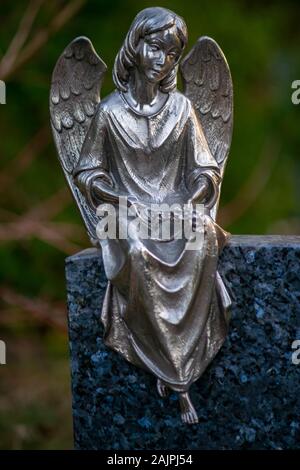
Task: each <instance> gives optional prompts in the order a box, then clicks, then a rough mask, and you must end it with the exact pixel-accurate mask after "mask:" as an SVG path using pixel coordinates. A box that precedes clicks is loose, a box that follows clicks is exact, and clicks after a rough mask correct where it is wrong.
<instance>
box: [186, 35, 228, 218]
mask: <svg viewBox="0 0 300 470" xmlns="http://www.w3.org/2000/svg"><path fill="white" fill-rule="evenodd" d="M180 70H181V75H182V79H183V86H184V94H185V96H187V97H188V98H189V99H190V100H191V102H192V104H193V106H194V109H195V110H196V112H197V114H198V118H199V120H200V123H201V125H202V128H203V132H204V135H205V137H206V140H207V143H208V146H209V149H210V151H211V153H212V155H213V156H214V158H215V160H216V161H217V163H218V165H219V168H220V173H221V177H222V178H223V175H224V170H225V166H226V161H227V158H228V153H229V149H230V144H231V137H232V128H233V86H232V79H231V74H230V70H229V66H228V64H227V61H226V58H225V56H224V54H223V52H222V50H221V49H220V47H219V46H218V44H217V43H216V42H215V41H214V40H213V39H211V38H209V37H206V36H203V37H201V38H199V39H198V41H197V42H196V44H195V45H194V47H193V48H192V50H191V51H190V52H189V54H188V55H187V56H186V57H185V58H184V60H183V61H182V63H181V67H180ZM218 204H219V199H218V200H217V202H216V204H215V206H214V207H213V208H212V209H211V216H212V218H213V219H216V214H217V209H218Z"/></svg>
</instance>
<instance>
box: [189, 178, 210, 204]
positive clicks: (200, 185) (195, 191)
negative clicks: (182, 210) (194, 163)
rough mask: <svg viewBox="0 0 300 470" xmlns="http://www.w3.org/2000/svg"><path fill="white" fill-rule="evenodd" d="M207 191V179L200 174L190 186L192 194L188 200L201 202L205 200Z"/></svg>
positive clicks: (194, 202) (196, 202) (195, 202)
mask: <svg viewBox="0 0 300 470" xmlns="http://www.w3.org/2000/svg"><path fill="white" fill-rule="evenodd" d="M208 191H209V181H208V179H207V178H206V177H205V176H200V178H198V179H197V180H196V181H195V183H194V185H193V188H192V196H191V197H190V199H189V202H190V203H192V204H201V203H203V204H204V202H205V199H206V197H207V195H208Z"/></svg>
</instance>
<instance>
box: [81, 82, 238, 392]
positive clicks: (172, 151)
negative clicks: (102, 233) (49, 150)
mask: <svg viewBox="0 0 300 470" xmlns="http://www.w3.org/2000/svg"><path fill="white" fill-rule="evenodd" d="M200 176H201V177H205V178H207V181H208V182H209V186H208V187H209V190H208V195H207V197H206V200H205V206H206V208H207V209H206V211H205V212H204V214H202V226H203V227H204V237H202V239H201V240H202V241H201V244H199V245H195V246H196V248H194V249H192V250H191V249H187V243H188V242H190V241H191V239H192V238H193V237H194V238H195V233H192V234H190V239H181V240H177V239H170V240H160V239H153V240H151V239H150V240H146V239H142V238H141V237H140V236H139V234H138V233H131V234H130V236H129V237H128V238H127V239H119V240H111V239H106V240H100V244H101V247H102V257H103V262H104V268H105V272H106V275H107V278H108V281H109V282H108V286H107V290H106V295H105V299H104V303H103V306H102V313H101V320H102V322H103V324H104V328H105V336H104V341H105V344H106V345H107V346H109V347H110V348H112V349H114V350H115V351H117V352H119V353H120V354H122V355H123V356H124V357H125V358H126V359H127V360H128V361H129V362H131V363H133V364H135V365H137V366H140V367H142V368H144V369H146V370H148V371H150V372H151V373H153V374H154V375H155V376H156V377H157V378H159V379H161V380H162V381H163V382H164V383H165V384H166V385H167V386H169V387H170V388H171V389H173V390H175V391H178V392H183V391H187V390H188V389H189V387H190V385H191V383H193V382H194V381H195V380H196V379H197V378H198V377H200V375H201V374H202V373H203V371H204V370H205V368H206V367H207V366H208V364H209V363H210V362H211V360H212V359H213V357H214V356H215V355H216V353H217V352H218V351H219V349H220V347H221V346H222V344H223V342H224V339H225V337H226V333H227V328H228V320H229V314H228V308H229V307H230V298H229V295H228V293H227V291H226V288H225V286H224V284H223V281H222V279H221V277H220V275H219V273H218V272H217V264H218V255H219V254H220V252H221V250H222V248H223V246H224V245H225V243H226V241H227V239H228V236H229V234H228V233H227V232H225V231H224V230H222V228H221V227H219V226H218V225H217V224H216V223H215V221H214V220H212V218H211V217H210V215H209V208H211V207H212V206H213V205H214V203H215V202H216V201H217V199H218V195H219V185H220V174H219V168H218V164H217V162H216V161H215V159H214V158H213V156H212V155H211V153H210V151H209V148H208V145H207V142H206V139H205V136H204V134H203V130H202V127H201V124H200V123H199V121H198V118H197V115H196V113H195V111H194V109H193V106H192V104H191V102H190V101H189V100H188V99H187V98H186V97H185V96H184V95H182V94H181V93H180V92H178V91H175V92H172V93H170V94H169V97H168V99H167V101H166V103H165V105H164V106H163V108H162V109H161V110H160V111H159V112H158V113H156V114H154V115H152V116H148V117H146V116H143V115H141V114H139V113H138V112H137V111H135V110H133V109H132V108H131V107H130V106H129V104H128V103H127V101H126V99H125V97H124V96H123V94H122V93H121V92H119V91H115V92H114V93H112V94H111V95H109V96H108V97H107V98H106V99H105V100H103V101H102V102H101V103H100V105H99V107H98V110H97V112H96V114H95V116H94V118H93V121H92V123H91V127H90V129H89V131H88V134H87V136H86V139H85V142H84V145H83V148H82V152H81V157H80V160H79V162H78V165H77V167H76V169H75V171H74V178H75V181H76V184H77V185H78V187H79V188H80V189H81V191H82V192H83V194H84V195H85V196H86V198H87V200H88V202H89V203H90V205H91V206H93V207H95V208H96V206H97V205H98V204H99V203H100V202H101V201H99V200H97V196H96V195H95V194H94V193H93V189H92V187H93V182H94V181H95V179H97V178H104V179H106V180H107V181H109V182H110V184H111V185H112V187H114V189H115V191H117V192H118V194H120V195H127V196H133V197H135V198H136V199H137V200H138V201H140V202H142V203H143V204H151V203H158V204H161V203H164V202H168V203H173V202H176V203H179V204H181V205H183V204H185V203H187V201H188V200H189V198H190V197H191V192H192V191H191V188H192V186H193V184H195V182H196V181H197V179H198V178H199V177H200ZM122 217H124V216H122ZM122 217H121V216H120V217H119V223H120V224H122V223H125V222H126V221H124V220H122Z"/></svg>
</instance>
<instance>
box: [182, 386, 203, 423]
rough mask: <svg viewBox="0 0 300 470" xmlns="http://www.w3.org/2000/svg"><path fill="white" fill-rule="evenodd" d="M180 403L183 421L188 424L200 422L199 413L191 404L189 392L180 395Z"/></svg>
mask: <svg viewBox="0 0 300 470" xmlns="http://www.w3.org/2000/svg"><path fill="white" fill-rule="evenodd" d="M179 403H180V410H181V419H182V421H183V422H184V423H186V424H196V423H198V422H199V420H198V415H197V412H196V410H195V408H194V406H193V403H192V402H191V399H190V396H189V394H188V392H183V393H179Z"/></svg>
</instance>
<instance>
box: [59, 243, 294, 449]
mask: <svg viewBox="0 0 300 470" xmlns="http://www.w3.org/2000/svg"><path fill="white" fill-rule="evenodd" d="M219 265H220V273H221V275H222V277H223V279H224V282H225V283H226V286H228V287H229V289H230V290H231V293H232V297H233V300H234V304H233V308H232V320H231V327H230V334H229V336H228V338H227V340H226V343H225V345H224V347H223V348H222V350H221V352H220V353H219V354H218V356H217V357H216V359H215V360H214V362H213V363H212V365H211V366H210V368H209V369H208V370H207V371H206V372H205V374H204V375H203V376H202V378H200V380H198V382H196V383H195V384H194V385H193V386H192V388H191V395H192V398H193V401H194V404H195V406H196V409H197V411H198V414H199V418H200V422H199V424H198V425H192V426H187V425H186V426H185V425H182V424H181V421H180V415H179V409H178V402H177V398H176V395H175V394H171V395H170V397H169V398H167V399H166V400H163V399H161V398H159V397H158V395H157V393H156V387H155V379H154V377H152V376H151V375H149V374H147V373H145V372H143V371H142V370H140V369H137V368H135V367H134V366H131V365H130V364H128V363H127V362H126V361H125V360H124V359H122V358H121V357H119V356H118V354H117V353H115V352H113V351H110V350H108V349H107V348H106V347H105V346H104V344H103V342H102V326H101V324H100V321H99V315H100V308H101V302H102V299H103V295H104V292H105V286H106V280H105V275H104V272H103V267H102V263H101V255H100V254H99V252H97V251H96V250H94V249H90V250H85V251H83V252H81V253H78V254H77V255H74V256H71V257H69V258H68V259H67V261H66V276H67V289H68V306H69V333H70V347H71V367H72V388H73V416H74V435H75V447H76V448H77V449H110V450H111V449H152V450H154V449H160V450H162V449H170V450H171V449H172V450H174V449H178V450H179V449H182V450H183V449H290V448H300V364H299V365H294V364H293V363H292V360H291V357H292V353H293V350H292V348H291V345H292V342H293V341H294V340H295V339H300V237H279V236H270V237H262V236H235V237H232V240H231V242H230V244H229V245H228V246H227V247H226V248H225V249H224V252H223V253H222V256H221V258H220V264H219Z"/></svg>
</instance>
